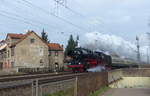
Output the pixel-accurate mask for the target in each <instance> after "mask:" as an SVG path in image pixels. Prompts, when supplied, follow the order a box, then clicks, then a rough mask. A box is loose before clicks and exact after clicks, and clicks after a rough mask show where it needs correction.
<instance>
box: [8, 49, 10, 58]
mask: <svg viewBox="0 0 150 96" xmlns="http://www.w3.org/2000/svg"><path fill="white" fill-rule="evenodd" d="M9 56H10V52H9V50H8V58H9Z"/></svg>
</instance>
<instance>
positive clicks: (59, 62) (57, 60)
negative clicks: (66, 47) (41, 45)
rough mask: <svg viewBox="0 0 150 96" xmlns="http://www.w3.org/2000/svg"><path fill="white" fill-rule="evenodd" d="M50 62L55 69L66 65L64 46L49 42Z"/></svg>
mask: <svg viewBox="0 0 150 96" xmlns="http://www.w3.org/2000/svg"><path fill="white" fill-rule="evenodd" d="M48 46H49V64H50V67H51V68H53V69H58V68H63V67H64V62H63V61H64V52H63V46H60V45H59V44H57V43H49V44H48Z"/></svg>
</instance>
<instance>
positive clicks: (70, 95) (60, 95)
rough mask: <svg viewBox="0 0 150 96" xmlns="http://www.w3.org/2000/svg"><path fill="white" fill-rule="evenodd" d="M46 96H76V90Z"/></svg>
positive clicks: (71, 89)
mask: <svg viewBox="0 0 150 96" xmlns="http://www.w3.org/2000/svg"><path fill="white" fill-rule="evenodd" d="M44 96H74V88H70V89H68V90H65V91H59V92H56V93H53V94H47V95H44Z"/></svg>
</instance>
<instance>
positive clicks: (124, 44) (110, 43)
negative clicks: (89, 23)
mask: <svg viewBox="0 0 150 96" xmlns="http://www.w3.org/2000/svg"><path fill="white" fill-rule="evenodd" d="M85 40H86V43H85V44H84V47H86V48H88V49H91V50H99V51H103V52H105V53H107V54H116V55H119V56H120V57H122V58H129V59H132V60H137V47H136V44H133V43H131V42H129V41H126V40H124V39H123V38H121V37H118V36H115V35H109V34H102V33H100V32H91V33H87V34H85ZM147 48H148V46H141V48H140V53H141V60H142V61H146V54H147Z"/></svg>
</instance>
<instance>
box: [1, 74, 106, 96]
mask: <svg viewBox="0 0 150 96" xmlns="http://www.w3.org/2000/svg"><path fill="white" fill-rule="evenodd" d="M42 80H44V79H42ZM45 80H46V81H44V83H41V79H36V80H26V81H15V82H10V83H9V84H7V83H6V84H0V86H6V85H9V86H7V87H6V88H3V87H0V88H1V90H0V96H53V95H55V96H88V95H89V94H90V93H92V92H94V91H96V90H97V89H99V88H100V87H102V86H106V85H108V73H107V72H98V73H88V74H85V75H81V76H77V77H74V78H71V79H65V80H58V81H51V79H50V78H46V79H45ZM11 86H12V87H11ZM60 94H61V95H60Z"/></svg>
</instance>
